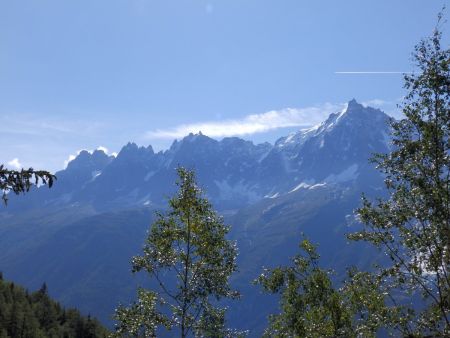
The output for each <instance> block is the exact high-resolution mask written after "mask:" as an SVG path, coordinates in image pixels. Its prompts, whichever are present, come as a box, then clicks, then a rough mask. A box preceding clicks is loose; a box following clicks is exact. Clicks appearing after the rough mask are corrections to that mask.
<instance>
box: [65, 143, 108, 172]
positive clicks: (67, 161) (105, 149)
mask: <svg viewBox="0 0 450 338" xmlns="http://www.w3.org/2000/svg"><path fill="white" fill-rule="evenodd" d="M95 150H101V151H103V152H104V153H105V154H106V155H108V152H109V150H108V148H106V147H104V146H98V147H97V148H96V149H95ZM82 151H87V152H88V153H89V154H92V153H93V152H94V151H93V150H91V149H81V150H78V151H77V152H76V154H71V155H69V158H68V159H67V160H65V161H64V169H66V168H67V165H68V164H69V162H70V161H73V160H74V159H76V158H77V156H78V155H80V153H81V152H82ZM111 155H112V156H114V157H116V156H117V153H116V152H113V153H111Z"/></svg>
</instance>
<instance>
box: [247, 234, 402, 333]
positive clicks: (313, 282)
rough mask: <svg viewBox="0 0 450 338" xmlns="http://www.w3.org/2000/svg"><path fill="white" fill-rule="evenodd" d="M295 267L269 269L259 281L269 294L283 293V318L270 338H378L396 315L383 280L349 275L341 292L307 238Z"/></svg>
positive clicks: (274, 319)
mask: <svg viewBox="0 0 450 338" xmlns="http://www.w3.org/2000/svg"><path fill="white" fill-rule="evenodd" d="M300 249H301V253H300V254H299V255H297V256H295V257H294V258H293V259H292V263H293V264H292V265H291V266H288V267H278V268H275V269H266V270H265V271H264V272H263V273H262V274H261V275H260V276H259V277H258V278H257V279H256V280H255V283H257V284H260V285H261V286H262V288H263V290H264V291H266V292H268V293H280V294H281V299H280V307H281V309H280V310H281V311H280V313H279V314H276V315H271V316H270V317H269V327H268V328H267V329H266V331H265V336H267V337H375V335H376V333H377V331H378V329H379V328H380V326H381V325H382V324H383V322H382V321H381V320H380V318H389V319H390V318H392V317H394V316H395V315H396V313H395V312H393V311H391V310H390V309H389V308H387V307H386V306H385V302H384V295H383V294H382V293H380V292H379V288H378V285H379V281H378V280H376V279H373V278H372V276H371V275H370V274H367V273H357V272H355V271H349V279H348V281H346V282H345V283H344V285H343V286H342V287H341V288H340V289H337V288H335V287H334V285H333V282H332V280H331V273H332V272H331V271H326V270H323V269H321V268H320V267H319V265H318V261H319V255H318V254H317V252H316V249H315V247H314V246H313V245H312V244H311V243H310V242H309V241H308V240H306V239H304V240H303V241H302V242H301V243H300Z"/></svg>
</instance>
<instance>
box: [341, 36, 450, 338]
mask: <svg viewBox="0 0 450 338" xmlns="http://www.w3.org/2000/svg"><path fill="white" fill-rule="evenodd" d="M414 61H415V63H416V67H417V70H418V72H417V73H416V74H413V75H407V76H405V88H406V89H407V90H408V95H407V96H406V97H405V100H404V103H403V107H402V108H403V113H404V115H405V118H404V119H402V120H400V121H392V130H393V146H394V150H393V151H392V152H391V153H389V154H386V155H377V156H376V157H375V162H376V163H377V164H378V168H379V169H380V170H381V171H382V172H383V173H384V174H385V175H386V180H385V183H386V186H387V188H388V189H389V191H390V192H391V194H390V197H389V199H387V200H378V201H377V202H376V203H373V202H371V201H369V200H368V199H366V198H364V199H363V206H362V208H360V209H359V210H358V214H359V217H360V219H361V221H362V222H363V223H364V225H365V229H364V230H363V231H361V232H358V233H355V234H352V235H351V236H350V238H351V239H354V240H363V241H367V242H370V243H372V244H374V245H376V246H377V247H379V248H380V249H381V250H383V251H384V252H385V253H386V255H387V256H388V257H389V258H390V260H391V263H392V264H389V265H385V266H384V267H383V268H380V269H379V271H378V277H379V279H380V281H382V286H383V288H384V289H385V290H386V292H387V294H388V295H390V296H391V297H392V299H391V304H392V309H396V310H397V311H399V312H401V314H402V315H401V316H399V317H398V318H401V319H402V320H399V321H398V322H396V323H391V324H392V325H391V328H392V329H394V330H395V331H394V332H397V334H398V331H400V333H401V334H403V335H410V336H423V335H431V336H449V335H450V49H443V48H442V47H441V33H440V32H439V30H438V29H436V31H435V32H434V34H433V36H432V37H431V38H429V39H426V40H423V41H421V42H420V43H419V44H418V45H417V46H416V49H415V53H414ZM418 298H422V300H423V303H422V304H423V305H422V306H420V307H417V306H416V307H415V306H413V305H412V304H411V303H412V301H411V300H412V299H418ZM405 300H407V301H405Z"/></svg>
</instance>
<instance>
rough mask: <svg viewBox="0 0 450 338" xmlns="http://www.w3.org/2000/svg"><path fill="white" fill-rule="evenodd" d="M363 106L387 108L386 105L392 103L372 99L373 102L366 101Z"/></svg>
mask: <svg viewBox="0 0 450 338" xmlns="http://www.w3.org/2000/svg"><path fill="white" fill-rule="evenodd" d="M362 104H363V105H364V106H370V107H382V106H386V105H391V104H392V102H390V101H385V100H381V99H372V100H368V101H364V102H363V103H362Z"/></svg>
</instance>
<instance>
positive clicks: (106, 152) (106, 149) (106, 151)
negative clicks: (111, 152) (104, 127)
mask: <svg viewBox="0 0 450 338" xmlns="http://www.w3.org/2000/svg"><path fill="white" fill-rule="evenodd" d="M96 150H101V151H103V152H104V153H105V154H106V155H108V148H106V147H103V146H99V147H97V149H96Z"/></svg>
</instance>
